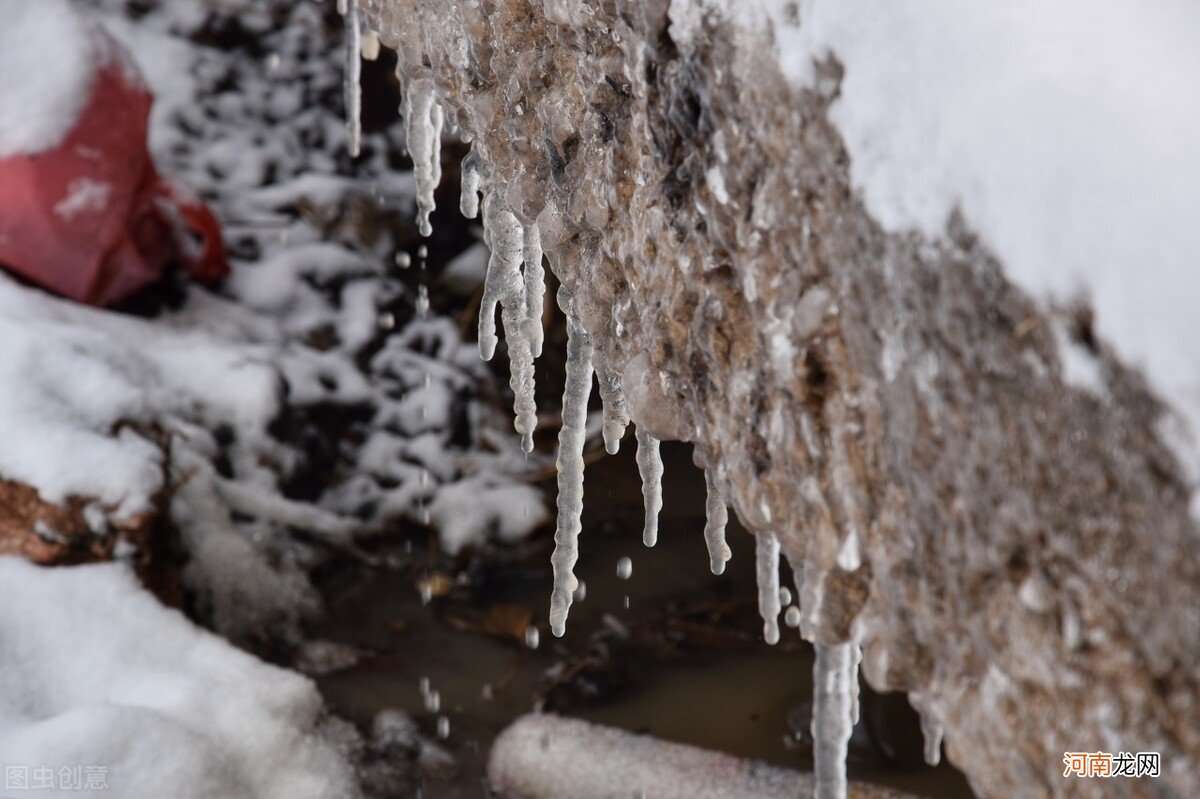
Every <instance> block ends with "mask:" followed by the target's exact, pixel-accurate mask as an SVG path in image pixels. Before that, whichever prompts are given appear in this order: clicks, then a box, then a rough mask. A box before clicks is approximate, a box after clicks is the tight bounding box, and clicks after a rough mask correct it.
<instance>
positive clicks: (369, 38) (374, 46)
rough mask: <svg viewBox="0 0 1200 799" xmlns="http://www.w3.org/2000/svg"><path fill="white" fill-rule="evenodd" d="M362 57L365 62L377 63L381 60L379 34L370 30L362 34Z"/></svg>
mask: <svg viewBox="0 0 1200 799" xmlns="http://www.w3.org/2000/svg"><path fill="white" fill-rule="evenodd" d="M362 57H363V60H364V61H375V60H378V58H379V34H378V33H376V32H375V31H373V30H371V29H370V28H367V29H366V30H365V31H363V34H362Z"/></svg>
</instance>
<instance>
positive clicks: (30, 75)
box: [0, 0, 97, 158]
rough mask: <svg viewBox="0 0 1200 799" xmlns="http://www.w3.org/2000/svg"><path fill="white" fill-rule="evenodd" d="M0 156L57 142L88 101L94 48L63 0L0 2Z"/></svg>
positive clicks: (36, 150) (86, 28)
mask: <svg viewBox="0 0 1200 799" xmlns="http://www.w3.org/2000/svg"><path fill="white" fill-rule="evenodd" d="M0 20H2V21H3V24H0V86H3V87H4V90H3V91H0V158H8V157H9V156H13V155H17V154H21V153H24V154H33V153H39V152H42V151H43V150H48V149H50V148H52V147H54V146H56V145H57V144H58V143H59V142H60V141H62V139H63V137H64V136H66V135H67V132H68V131H69V130H70V129H71V127H72V126H73V125H74V123H75V119H76V117H78V115H79V112H80V110H82V108H83V105H84V103H85V102H86V100H87V96H88V90H89V89H90V88H91V85H92V76H93V74H94V72H95V61H96V58H97V51H96V49H95V47H94V44H93V38H92V36H93V34H92V31H91V29H90V28H89V26H88V24H87V23H86V22H85V21H84V20H83V19H82V18H81V17H80V16H79V15H78V14H76V13H75V12H74V11H73V10H72V8H71V4H70V3H69V2H67V0H38V2H36V3H30V2H28V0H0Z"/></svg>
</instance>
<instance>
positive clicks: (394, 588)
mask: <svg viewBox="0 0 1200 799" xmlns="http://www.w3.org/2000/svg"><path fill="white" fill-rule="evenodd" d="M630 449H632V441H631V440H629V439H627V440H626V442H625V447H624V449H623V452H622V454H621V455H619V456H616V457H605V458H601V459H599V460H597V461H595V462H593V463H591V464H589V466H588V469H587V478H586V479H587V482H586V502H585V506H584V507H585V511H584V527H583V537H582V539H581V553H580V559H579V565H578V567H577V574H578V575H579V577H580V579H581V580H583V581H584V583H585V584H586V590H587V594H586V599H585V600H584V601H582V602H576V604H575V605H574V606H573V607H572V608H571V616H570V620H569V622H568V629H567V634H566V636H565V637H564V638H562V639H557V640H556V639H553V638H552V637H551V636H550V634H549V631H548V629H547V627H546V609H547V604H548V597H549V593H550V575H549V557H548V556H549V544H550V542H549V534H548V532H547V533H545V534H543V535H541V536H540V539H539V541H538V542H536V543H534V544H531V545H530V546H529V547H528V548H527V549H525V550H523V551H521V552H515V553H508V554H507V555H506V557H504V558H502V559H501V562H497V559H496V558H494V557H490V556H489V557H488V558H486V559H484V558H476V559H474V560H471V561H469V562H466V563H465V564H464V563H462V562H460V563H458V564H451V563H449V562H448V561H446V560H445V559H444V558H443V557H442V556H440V555H438V554H436V553H435V552H434V551H433V550H432V549H428V548H425V547H424V546H418V547H417V552H416V553H415V554H406V553H404V551H400V552H398V553H392V554H393V555H394V556H395V560H396V561H397V566H398V568H396V569H394V570H386V571H385V570H377V571H369V572H366V573H356V574H354V575H353V577H352V579H350V578H347V577H346V576H343V577H342V579H340V580H338V581H336V582H335V583H331V585H330V590H329V594H330V613H329V617H328V618H327V619H326V620H325V622H324V623H323V625H322V628H321V629H319V630H318V631H317V632H318V633H319V634H320V635H323V636H325V637H327V638H330V639H333V640H338V641H342V642H346V643H351V644H354V645H356V646H360V647H363V648H365V649H369V650H370V651H371V652H372V653H373V654H372V655H371V656H368V657H365V658H364V659H363V660H362V661H360V663H359V664H358V665H356V666H355V667H353V668H350V669H347V670H344V671H341V672H338V673H336V674H332V675H328V676H326V677H323V678H320V679H319V684H320V687H321V690H322V692H323V693H324V695H325V697H326V700H327V701H328V703H329V704H330V706H331V707H332V709H333V710H334V711H335V712H337V713H339V714H340V715H342V716H344V717H346V718H349V719H351V720H353V721H355V722H357V723H359V724H362V725H364V726H366V725H367V724H369V721H370V719H371V718H372V717H373V716H374V714H375V713H376V712H378V711H379V710H381V709H384V708H390V707H397V708H402V709H404V710H405V711H407V712H408V713H410V714H411V715H412V716H413V717H414V718H415V719H417V720H418V722H419V723H420V725H421V727H422V729H423V730H425V731H426V732H427V733H428V734H429V735H430V736H433V735H434V734H435V731H436V728H437V722H436V719H437V716H438V715H439V714H438V713H432V712H430V711H428V710H427V709H426V706H425V702H424V700H423V698H422V696H421V693H420V690H419V687H418V686H419V683H420V681H421V679H422V678H428V679H429V681H430V684H431V686H432V688H433V689H434V690H436V691H438V692H439V694H440V700H441V707H440V714H442V715H445V716H446V717H447V718H448V719H449V721H450V731H449V737H448V738H447V739H446V740H445V741H443V745H444V746H445V747H446V748H447V749H448V750H449V751H451V752H452V753H453V754H454V756H455V757H456V758H457V760H458V767H457V770H456V773H455V774H454V776H452V777H448V778H447V777H443V778H433V777H431V778H429V779H427V780H426V782H425V785H424V790H423V792H422V794H423V795H424V796H431V797H448V798H453V797H468V796H475V797H478V796H482V795H485V791H486V789H485V786H484V784H483V772H484V766H485V763H486V757H487V751H488V748H489V746H490V742H491V740H492V739H493V738H494V737H495V735H496V734H497V733H498V732H499V731H500V730H501V729H503V728H504V727H505V726H506V725H507V724H508V723H509V722H510V721H511V720H512V719H513V718H514V717H515V716H517V715H520V714H522V713H525V712H528V711H530V710H531V709H533V708H535V707H544V708H546V709H550V710H554V711H556V712H560V713H564V714H567V715H572V716H577V717H580V718H585V719H590V720H593V721H597V722H602V723H605V724H610V725H614V726H617V727H622V728H625V729H629V730H633V731H638V732H648V733H651V734H653V735H657V736H660V737H662V738H666V739H670V740H674V741H681V742H685V743H691V744H696V745H699V746H704V747H710V748H713V749H720V750H723V751H727V752H732V753H735V754H738V755H743V756H746V757H754V758H759V759H762V760H766V761H770V762H773V763H778V764H781V765H784V766H790V767H793V768H797V769H805V770H807V769H810V768H811V766H812V760H811V750H810V747H809V745H808V741H807V729H808V722H809V716H808V712H809V708H808V700H809V697H810V695H811V677H810V675H811V667H812V653H811V650H810V649H809V648H808V646H807V645H806V644H804V643H803V642H802V641H801V640H800V639H799V636H798V635H797V634H796V632H795V631H794V630H788V629H786V628H785V630H784V635H783V639H784V640H783V641H782V642H781V643H780V644H779V645H778V646H775V647H770V646H767V645H766V644H765V643H764V642H763V641H762V636H761V627H762V624H761V621H760V620H759V619H758V616H757V612H756V605H755V586H754V579H755V577H754V563H753V555H754V546H753V539H752V538H751V537H750V536H749V535H748V534H746V533H745V532H744V531H743V530H741V529H740V528H738V527H737V525H736V523H733V524H731V528H730V530H729V543H730V546H731V548H732V549H733V553H734V554H733V560H732V562H731V563H730V564H729V568H728V569H727V570H726V573H725V574H724V575H723V576H721V577H714V576H713V575H711V574H710V573H709V570H708V556H707V553H706V550H705V547H704V540H703V537H702V534H701V531H702V529H703V524H704V519H703V513H704V483H703V477H702V474H701V472H700V471H699V470H698V469H696V468H695V467H694V466H693V465H692V463H691V457H690V451H689V450H688V449H687V448H685V447H682V446H675V447H670V446H664V448H663V456H664V461H665V463H666V474H665V477H664V486H663V492H664V509H663V514H662V517H661V526H660V534H659V543H658V546H657V547H655V548H654V549H647V548H645V547H643V546H642V543H641V515H642V506H641V501H642V500H641V492H640V486H639V484H638V478H637V469H636V467H635V465H634V462H633V457H632V452H630V451H629V450H630ZM623 556H628V557H630V558H631V559H632V562H633V572H632V575H631V576H630V577H629V579H627V580H621V579H619V578H618V577H617V562H618V560H619V559H620V558H621V557H623ZM442 574H444V575H445V576H446V578H448V579H443V578H441V577H439V578H437V579H436V580H435V586H436V588H435V593H441V594H442V595H441V596H439V597H435V598H434V599H433V600H432V601H431V602H430V603H429V604H428V605H425V604H423V603H422V601H421V598H420V595H419V593H418V590H417V589H416V587H415V585H416V583H417V581H419V580H421V579H423V578H425V577H427V576H428V575H442ZM789 582H790V581H789V580H788V575H785V577H784V584H789ZM450 583H453V588H449V585H450ZM448 588H449V590H447V589H448ZM443 592H444V593H443ZM524 613H528V614H531V619H532V621H533V622H534V623H535V624H537V625H538V627H539V629H540V641H541V642H540V645H539V647H538V648H537V649H536V650H531V649H530V648H529V647H527V646H526V645H525V644H524V643H523V641H522V640H521V632H522V630H523V625H524V621H523V615H522V614H524ZM863 717H864V721H863V723H861V724H860V725H859V727H858V728H857V729H856V730H855V735H854V739H853V740H852V743H851V749H852V754H851V762H850V774H851V776H852V777H855V778H859V779H864V780H869V781H872V782H876V783H880V784H886V785H891V786H894V787H897V788H902V789H904V790H907V791H910V792H912V793H914V794H917V795H922V796H929V797H944V798H946V799H955V798H956V797H964V798H965V797H971V796H973V794H972V793H971V791H970V789H969V788H968V786H967V784H966V781H965V780H964V778H963V777H962V776H961V775H960V774H959V773H958V772H956V771H955V770H954V769H953V768H951V767H950V766H948V765H945V764H943V765H941V766H939V767H938V768H930V767H928V766H926V765H925V764H924V763H923V762H922V760H921V755H920V752H921V733H920V729H919V727H918V724H917V720H916V717H915V716H914V715H913V714H912V711H911V710H909V709H908V708H907V703H906V702H905V701H904V700H903V698H902V697H899V696H889V697H880V696H877V695H875V694H872V693H870V692H867V693H866V695H865V696H864V700H863Z"/></svg>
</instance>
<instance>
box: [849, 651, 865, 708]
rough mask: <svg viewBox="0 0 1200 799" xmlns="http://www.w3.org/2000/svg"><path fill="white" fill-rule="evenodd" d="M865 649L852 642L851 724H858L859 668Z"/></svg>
mask: <svg viewBox="0 0 1200 799" xmlns="http://www.w3.org/2000/svg"><path fill="white" fill-rule="evenodd" d="M862 659H863V650H862V647H861V646H860V645H859V644H858V643H857V642H854V643H851V644H850V726H852V727H853V726H854V725H855V724H858V719H859V713H858V710H859V701H858V700H859V685H858V670H859V667H860V666H862Z"/></svg>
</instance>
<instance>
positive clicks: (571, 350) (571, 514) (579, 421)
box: [550, 287, 723, 637]
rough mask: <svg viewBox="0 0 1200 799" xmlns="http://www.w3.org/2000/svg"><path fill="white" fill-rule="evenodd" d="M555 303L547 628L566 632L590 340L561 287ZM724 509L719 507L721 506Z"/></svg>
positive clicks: (573, 585) (580, 496) (577, 524)
mask: <svg viewBox="0 0 1200 799" xmlns="http://www.w3.org/2000/svg"><path fill="white" fill-rule="evenodd" d="M558 304H559V306H560V307H561V308H562V309H563V313H564V314H566V317H567V380H566V387H565V388H564V389H563V401H562V429H561V430H560V431H559V434H558V529H557V530H555V532H554V554H553V555H552V556H551V558H550V563H551V565H552V566H553V568H554V589H553V590H552V592H551V594H550V630H551V632H553V633H554V634H555V635H556V636H559V637H561V636H562V634H563V633H564V632H566V625H567V613H568V612H569V611H570V608H571V595H572V593H573V592H574V591H575V589H576V588H577V587H578V584H579V583H578V580H576V578H575V573H574V569H575V561H576V560H578V558H579V530H580V526H581V524H580V515H581V514H582V513H583V444H584V438H585V436H586V426H587V403H588V397H589V396H590V395H591V393H592V344H591V341H590V340H589V339H588V335H587V331H585V330H584V329H583V324H582V323H581V322H580V321H579V318H578V317H577V316H576V315H575V309H574V300H573V299H572V297H571V295H570V293H569V292H568V291H567V290H566V289H565V288H562V287H560V288H559V290H558ZM722 509H723V506H722Z"/></svg>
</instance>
